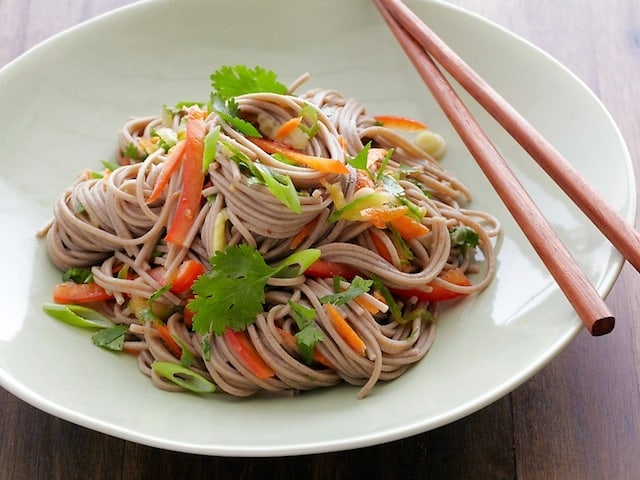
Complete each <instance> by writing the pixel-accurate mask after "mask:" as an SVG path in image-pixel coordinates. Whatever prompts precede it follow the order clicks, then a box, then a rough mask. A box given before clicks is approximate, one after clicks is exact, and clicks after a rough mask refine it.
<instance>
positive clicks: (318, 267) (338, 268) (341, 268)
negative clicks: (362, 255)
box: [304, 259, 358, 280]
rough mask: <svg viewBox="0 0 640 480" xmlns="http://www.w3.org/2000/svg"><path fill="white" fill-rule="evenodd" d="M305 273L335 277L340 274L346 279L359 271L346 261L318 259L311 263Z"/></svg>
mask: <svg viewBox="0 0 640 480" xmlns="http://www.w3.org/2000/svg"><path fill="white" fill-rule="evenodd" d="M304 274H305V275H308V276H310V277H317V278H333V277H336V276H338V277H342V278H344V279H345V280H352V279H353V277H355V276H356V275H357V274H358V272H357V271H356V269H355V268H353V267H351V266H349V265H347V264H345V263H338V262H328V261H326V260H322V259H318V260H316V261H315V262H313V263H312V264H311V265H309V268H307V269H306V270H305V271H304Z"/></svg>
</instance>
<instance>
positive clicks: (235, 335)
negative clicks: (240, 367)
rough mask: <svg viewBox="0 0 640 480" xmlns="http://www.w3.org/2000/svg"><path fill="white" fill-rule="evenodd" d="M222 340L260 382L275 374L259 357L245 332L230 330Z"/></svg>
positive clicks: (228, 329)
mask: <svg viewBox="0 0 640 480" xmlns="http://www.w3.org/2000/svg"><path fill="white" fill-rule="evenodd" d="M223 337H224V339H225V340H226V342H227V344H228V345H229V347H231V349H232V350H233V351H234V352H235V353H236V355H238V357H239V358H240V360H242V363H244V364H245V365H246V367H247V368H248V369H249V370H251V371H252V372H253V374H254V375H255V376H256V377H258V378H259V379H261V380H265V379H267V378H270V377H273V376H274V375H275V374H276V372H274V371H273V369H272V368H271V367H270V366H269V365H267V362H265V361H264V359H263V358H262V357H261V356H260V354H259V353H258V351H257V350H256V348H255V347H254V346H253V343H251V340H250V339H249V337H248V335H247V333H246V331H244V330H243V331H240V332H235V331H233V330H232V329H231V328H227V330H226V331H225V332H224V334H223Z"/></svg>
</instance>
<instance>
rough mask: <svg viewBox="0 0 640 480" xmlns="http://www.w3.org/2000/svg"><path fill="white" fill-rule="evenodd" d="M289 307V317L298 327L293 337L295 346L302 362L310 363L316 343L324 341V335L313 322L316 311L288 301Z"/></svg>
mask: <svg viewBox="0 0 640 480" xmlns="http://www.w3.org/2000/svg"><path fill="white" fill-rule="evenodd" d="M289 306H290V307H291V315H292V316H293V319H294V320H295V321H296V324H297V325H298V332H297V333H296V334H295V335H294V337H295V339H296V345H297V347H298V350H299V351H300V355H301V356H302V358H303V359H304V361H305V362H306V363H311V361H312V359H313V349H314V348H315V347H316V343H318V342H321V341H322V340H324V333H323V332H322V330H320V328H319V327H318V325H317V324H316V322H314V321H313V319H314V318H315V317H316V311H315V309H313V308H308V307H305V306H304V305H301V304H300V303H296V302H292V301H289Z"/></svg>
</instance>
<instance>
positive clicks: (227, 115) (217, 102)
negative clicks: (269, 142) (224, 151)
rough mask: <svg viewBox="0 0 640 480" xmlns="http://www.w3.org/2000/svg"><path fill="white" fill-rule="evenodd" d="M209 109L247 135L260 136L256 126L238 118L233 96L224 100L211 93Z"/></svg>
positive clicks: (238, 113)
mask: <svg viewBox="0 0 640 480" xmlns="http://www.w3.org/2000/svg"><path fill="white" fill-rule="evenodd" d="M211 110H212V111H214V112H215V113H216V114H217V115H218V116H219V117H220V118H221V119H222V120H224V121H225V122H226V123H228V124H229V125H231V126H232V127H233V128H235V129H236V130H238V131H239V132H240V133H242V134H244V135H246V136H247V137H257V138H262V134H261V133H260V132H259V131H258V129H257V128H256V127H254V126H253V125H251V124H250V123H249V122H247V121H246V120H243V119H242V118H240V116H239V115H240V109H239V108H238V104H237V103H236V101H235V100H234V99H233V98H229V99H227V100H224V99H223V98H222V97H220V96H219V95H217V94H215V93H212V94H211Z"/></svg>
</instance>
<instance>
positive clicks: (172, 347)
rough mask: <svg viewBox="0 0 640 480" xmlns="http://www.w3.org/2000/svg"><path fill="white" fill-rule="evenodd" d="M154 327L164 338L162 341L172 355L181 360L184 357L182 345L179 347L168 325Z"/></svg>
mask: <svg viewBox="0 0 640 480" xmlns="http://www.w3.org/2000/svg"><path fill="white" fill-rule="evenodd" d="M154 326H155V328H156V330H157V331H158V333H159V334H160V337H161V338H162V341H163V342H164V344H165V346H166V347H167V348H168V349H169V351H170V352H171V355H173V356H174V357H176V358H180V357H181V356H182V348H181V347H180V345H178V342H176V341H175V340H174V338H173V337H172V336H171V333H170V332H169V328H168V327H167V326H166V325H161V324H154Z"/></svg>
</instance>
